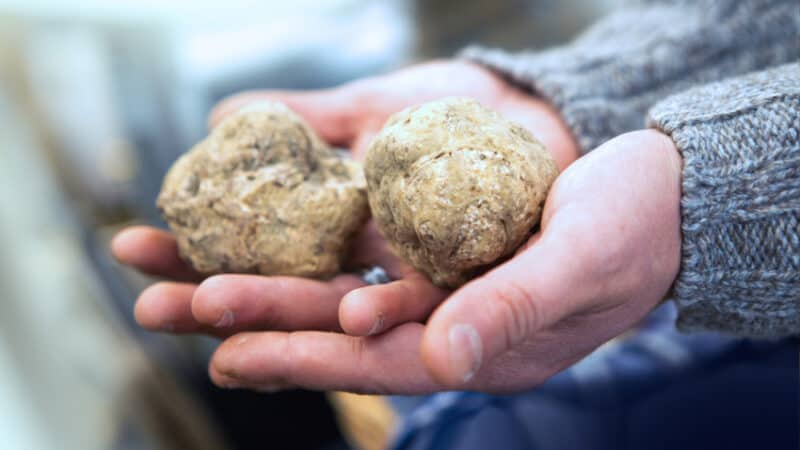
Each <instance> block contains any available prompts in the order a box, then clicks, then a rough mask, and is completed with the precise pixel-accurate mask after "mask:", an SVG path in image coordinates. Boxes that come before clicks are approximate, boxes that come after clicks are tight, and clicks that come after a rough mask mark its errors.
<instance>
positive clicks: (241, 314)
mask: <svg viewBox="0 0 800 450" xmlns="http://www.w3.org/2000/svg"><path fill="white" fill-rule="evenodd" d="M446 96H471V97H475V98H477V99H478V100H479V101H481V102H482V103H483V104H484V105H486V106H488V107H490V108H493V109H496V110H498V111H500V112H502V113H504V114H505V115H506V116H508V117H510V118H512V119H514V120H516V121H518V122H520V123H521V124H523V125H525V126H527V127H528V128H529V129H531V131H533V132H534V134H535V135H536V136H537V137H539V139H540V140H542V141H543V142H544V143H545V144H546V145H547V146H548V147H549V148H550V150H551V152H552V153H553V155H554V157H555V158H556V160H557V162H558V164H559V166H560V167H562V168H563V167H566V165H568V164H569V163H570V162H571V161H572V160H574V159H575V157H576V155H577V151H576V147H575V145H574V143H573V140H572V137H571V136H570V134H569V131H568V130H567V129H566V127H565V126H564V124H563V123H562V122H561V120H560V118H559V117H558V115H557V114H556V113H555V112H554V111H553V110H552V109H551V108H550V107H549V106H548V105H547V104H545V103H544V102H542V101H540V100H538V99H535V98H533V97H531V96H529V95H527V94H525V93H524V92H522V91H519V90H518V89H516V88H514V87H512V86H511V85H509V84H507V83H506V82H505V81H503V80H502V79H501V78H499V77H498V76H496V75H494V74H492V73H491V72H489V71H488V70H486V69H483V68H481V67H479V66H477V65H473V64H470V63H467V62H459V61H440V62H433V63H428V64H423V65H418V66H413V67H410V68H407V69H404V70H400V71H397V72H394V73H391V74H388V75H384V76H379V77H374V78H367V79H363V80H359V81H355V82H352V83H349V84H346V85H343V86H340V87H337V88H333V89H328V90H320V91H308V92H291V91H258V92H247V93H242V94H239V95H236V96H234V97H231V98H230V99H228V100H226V101H224V102H222V103H221V104H220V105H219V106H217V107H216V108H215V109H214V111H213V112H212V113H211V115H210V118H209V124H210V126H212V127H213V126H214V125H216V124H217V123H219V121H220V120H222V119H223V118H224V117H225V116H227V115H229V114H231V113H233V112H235V111H236V110H238V109H239V108H241V107H243V106H245V105H246V104H249V103H252V102H257V101H262V100H277V101H281V102H284V103H286V104H287V106H289V107H290V108H291V109H293V110H295V111H296V112H297V113H298V114H300V115H301V116H303V117H304V118H305V119H306V120H307V121H308V122H309V123H310V125H311V126H312V127H313V128H314V129H316V131H317V132H318V133H319V134H320V136H321V137H322V138H323V139H325V140H326V141H328V142H329V143H331V144H332V145H336V146H341V147H346V148H350V149H351V150H352V152H353V154H354V156H355V157H356V158H360V157H361V156H363V154H364V152H365V151H366V147H367V145H368V143H369V140H370V138H371V137H372V136H373V135H374V134H375V133H377V132H378V131H379V130H380V128H381V127H382V126H383V123H384V122H385V120H386V119H387V118H388V117H389V116H390V115H391V114H393V113H394V112H397V111H399V110H401V109H403V108H405V107H407V106H410V105H413V104H417V103H422V102H425V101H428V100H433V99H436V98H441V97H446ZM112 251H113V254H114V255H115V256H116V257H117V259H119V260H120V261H121V262H123V263H125V264H128V265H131V266H134V267H136V268H138V269H140V270H142V271H144V272H146V273H150V274H153V275H157V276H160V277H165V278H168V279H170V281H164V282H160V283H156V284H154V285H153V286H151V287H149V288H148V289H146V290H145V291H144V292H142V294H141V295H140V297H139V299H138V300H137V303H136V309H135V315H136V319H137V321H138V322H139V323H140V324H141V325H142V326H143V327H145V328H148V329H152V330H158V331H167V332H174V333H209V334H214V335H217V336H220V337H227V336H230V335H231V334H234V333H236V332H239V331H243V330H249V331H264V330H272V331H293V330H324V331H341V330H342V329H344V330H345V331H347V332H348V333H351V334H354V335H370V334H376V333H379V332H382V331H384V330H386V329H388V328H390V327H391V326H393V325H396V324H401V323H405V322H409V321H421V320H424V319H425V318H427V317H428V316H429V315H430V313H431V311H432V310H433V309H434V308H435V307H436V306H437V305H438V304H439V303H440V302H441V301H442V300H443V299H444V298H445V297H446V296H447V294H448V293H447V292H446V291H444V290H442V289H438V288H436V287H435V286H433V285H432V284H431V283H430V282H429V281H428V280H427V278H426V277H425V276H423V275H422V274H420V273H419V272H417V271H415V270H413V268H411V267H410V266H408V265H406V264H404V263H402V262H401V261H400V260H398V259H397V258H396V257H394V256H393V255H392V254H391V252H390V251H389V250H388V248H387V245H386V242H385V241H384V240H383V238H382V237H381V236H380V234H379V233H378V232H377V230H376V229H375V226H374V224H373V223H372V222H370V223H368V224H367V226H366V227H365V228H364V229H363V230H362V231H361V233H360V235H359V236H358V237H357V239H356V244H355V248H354V249H353V252H352V254H351V255H350V258H349V259H348V261H347V266H348V268H349V269H354V270H355V269H358V268H361V267H369V266H373V265H378V266H381V267H384V268H385V269H386V270H387V272H388V273H389V275H390V276H391V277H392V278H393V279H395V280H396V281H393V282H391V283H388V284H384V285H376V286H365V284H364V282H363V281H362V280H361V278H360V277H358V276H356V275H353V274H343V275H339V276H337V277H335V278H333V279H331V280H328V281H315V280H307V279H302V278H296V277H286V276H273V277H263V276H255V275H217V276H213V277H210V278H207V279H205V280H204V277H203V276H202V275H201V274H198V273H195V272H194V271H192V270H191V269H190V268H189V267H188V266H187V265H186V264H185V263H184V262H183V261H182V260H181V259H180V257H179V256H178V251H177V246H176V243H175V240H174V238H173V237H172V236H171V235H170V234H169V233H168V232H165V231H161V230H157V229H155V228H151V227H131V228H128V229H125V230H123V231H122V232H120V233H119V234H118V235H117V236H116V237H115V239H114V241H113V242H112ZM198 283H199V284H198Z"/></svg>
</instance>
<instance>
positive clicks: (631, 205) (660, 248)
mask: <svg viewBox="0 0 800 450" xmlns="http://www.w3.org/2000/svg"><path fill="white" fill-rule="evenodd" d="M680 177H681V159H680V156H679V154H678V152H677V150H676V148H675V146H674V144H673V143H672V141H671V140H670V139H669V138H668V137H666V136H664V135H662V134H661V133H659V132H657V131H653V130H647V131H639V132H634V133H629V134H626V135H623V136H620V137H618V138H616V139H614V140H612V141H610V142H608V143H606V144H604V145H603V146H601V147H600V148H598V149H596V150H595V151H594V152H592V153H591V154H589V155H587V156H585V157H584V158H581V159H580V160H578V161H577V162H576V163H575V164H573V165H572V166H570V167H569V168H568V169H567V170H566V171H565V172H563V173H562V174H561V176H560V177H559V178H558V179H557V181H556V183H555V184H554V186H553V188H552V190H551V192H550V195H549V197H548V201H547V203H546V205H545V210H544V212H543V218H542V224H541V231H540V232H539V233H537V234H536V235H535V236H533V237H532V239H531V240H530V241H529V242H528V244H527V245H526V246H525V247H524V248H523V249H521V250H520V251H519V252H518V253H517V255H516V256H515V257H514V258H512V259H511V260H509V261H508V262H506V263H504V264H502V265H500V266H498V267H497V268H495V269H494V270H492V271H490V272H489V273H487V274H485V275H484V276H482V277H480V278H477V279H475V280H473V281H471V282H470V283H468V284H466V285H465V286H463V287H462V288H461V289H459V290H457V291H456V292H455V293H453V294H452V295H451V296H450V297H449V298H448V299H447V300H445V301H444V302H443V303H442V304H441V305H440V306H439V307H438V308H437V309H436V311H435V312H434V313H433V315H432V316H431V317H430V319H429V320H428V322H427V324H426V325H422V324H419V323H403V324H401V325H399V326H396V327H395V328H392V329H390V330H388V331H386V332H385V333H383V334H380V335H377V336H353V335H346V334H341V333H325V332H313V331H296V332H292V333H285V332H275V331H272V332H260V333H259V332H255V333H252V332H251V333H241V334H239V335H237V336H235V337H232V338H230V339H228V340H227V341H226V342H224V343H223V344H222V345H221V346H220V347H219V348H218V349H217V351H216V353H215V355H214V357H213V359H212V361H211V364H210V374H211V377H212V378H213V380H214V381H215V382H216V383H217V384H219V385H220V386H228V387H248V388H253V389H262V390H275V389H283V388H287V387H294V386H300V387H305V388H312V389H336V390H348V391H356V392H369V393H406V394H419V393H426V392H433V391H438V390H445V389H469V390H480V391H489V392H510V391H515V390H521V389H526V388H530V387H533V386H535V385H537V384H540V383H541V382H543V381H544V380H546V379H547V378H548V377H550V376H551V375H553V374H555V373H556V372H558V371H560V370H562V369H564V368H565V367H568V366H569V365H571V364H573V363H574V362H576V361H578V360H579V359H581V358H583V357H584V356H586V355H587V354H588V353H590V352H591V351H592V350H594V349H595V348H596V347H598V346H599V345H601V344H603V343H604V342H606V341H608V340H609V339H611V338H613V337H614V336H617V335H618V334H620V333H621V332H623V331H625V330H627V329H629V328H631V327H632V326H634V325H635V324H636V323H637V322H638V321H639V320H641V319H642V318H643V317H644V316H645V315H646V314H647V313H648V312H649V311H651V310H652V309H653V308H654V307H655V306H656V305H657V304H658V303H659V302H660V301H661V300H662V299H663V298H664V297H665V295H666V294H667V291H668V290H669V288H670V286H671V284H672V282H673V280H674V279H675V277H676V276H677V272H678V268H679V261H680V227H679V225H680V216H679V202H680ZM355 292H362V295H360V301H361V302H362V304H363V305H372V306H375V305H381V304H382V302H381V298H380V296H378V295H374V296H373V295H371V293H368V292H365V289H359V290H357V291H355ZM396 300H397V302H403V303H413V302H415V301H417V298H416V297H414V296H413V295H407V296H405V297H402V298H401V297H398V298H397V299H396ZM343 306H344V305H343ZM386 306H388V305H386ZM393 307H394V308H401V307H402V306H398V305H394V306H393ZM378 309H380V308H378ZM387 311H391V310H387ZM345 328H347V327H345ZM348 331H350V330H348ZM353 334H361V333H353Z"/></svg>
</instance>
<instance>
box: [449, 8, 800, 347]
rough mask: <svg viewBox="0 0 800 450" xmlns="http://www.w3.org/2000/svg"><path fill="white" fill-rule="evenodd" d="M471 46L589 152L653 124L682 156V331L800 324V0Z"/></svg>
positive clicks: (780, 330) (781, 330)
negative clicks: (522, 44) (546, 106)
mask: <svg viewBox="0 0 800 450" xmlns="http://www.w3.org/2000/svg"><path fill="white" fill-rule="evenodd" d="M463 56H464V57H466V58H469V59H471V60H473V61H476V62H478V63H481V64H484V65H486V66H488V67H490V68H492V69H494V70H496V71H498V72H499V73H501V74H503V75H504V76H506V77H507V78H508V79H509V80H511V81H512V82H514V83H517V84H518V85H520V86H523V87H525V88H527V89H529V90H530V91H531V92H532V93H534V94H535V95H539V96H541V97H543V98H545V99H548V100H549V101H550V102H551V103H552V104H554V105H555V106H556V107H557V108H558V109H559V110H560V112H561V114H562V116H563V118H564V120H565V121H566V123H567V124H568V125H569V127H570V128H571V130H572V131H573V133H574V134H575V137H576V139H577V141H578V143H579V145H580V147H581V149H582V151H583V152H587V151H590V150H592V149H593V148H595V147H597V146H598V145H600V144H601V143H603V142H605V141H607V140H609V139H611V138H612V137H614V136H616V135H619V134H621V133H624V132H627V131H631V130H635V129H639V128H643V127H644V126H645V124H647V125H649V126H651V127H656V128H658V129H660V130H661V131H662V132H664V133H666V134H668V135H669V136H671V137H672V139H673V141H674V142H675V144H676V146H677V148H678V149H679V151H680V152H681V154H682V156H683V164H684V167H683V182H682V183H683V184H682V188H683V192H682V198H681V216H682V261H681V270H680V273H679V275H678V278H677V280H676V282H675V284H674V286H673V289H672V298H673V299H674V300H675V301H676V302H677V305H678V310H679V316H678V325H679V327H680V328H681V329H683V330H718V331H725V332H731V333H737V334H741V335H748V336H763V337H778V336H785V335H793V334H795V335H796V334H800V139H798V135H799V134H800V64H799V63H797V62H794V63H791V64H786V63H789V62H792V61H797V60H798V59H800V3H798V2H797V0H774V1H769V0H752V1H735V0H722V1H711V0H700V1H669V2H667V1H662V2H649V3H648V4H642V2H640V4H639V5H638V6H631V7H628V8H625V9H624V10H622V11H620V12H618V13H615V14H612V15H611V16H609V17H607V18H605V19H604V20H602V21H600V22H598V23H597V24H595V25H594V26H593V27H591V28H590V29H589V30H587V31H586V32H585V33H584V34H583V35H582V36H580V37H579V38H578V39H576V40H575V41H574V42H572V43H570V44H568V45H566V46H563V47H559V48H555V49H552V50H548V51H543V52H525V53H521V54H509V53H505V52H503V51H500V50H490V49H483V48H477V47H475V48H470V49H467V50H466V51H465V52H464V53H463Z"/></svg>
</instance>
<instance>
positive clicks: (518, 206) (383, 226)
mask: <svg viewBox="0 0 800 450" xmlns="http://www.w3.org/2000/svg"><path fill="white" fill-rule="evenodd" d="M364 170H365V174H366V178H367V187H368V193H369V204H370V207H371V209H372V215H373V217H374V219H375V222H376V224H377V225H378V228H379V230H380V231H381V233H382V234H383V235H384V236H385V237H386V238H387V240H388V241H389V242H390V243H391V246H392V248H393V249H394V251H395V253H397V254H399V255H400V256H401V257H402V258H403V259H405V260H407V261H408V262H409V263H410V264H411V265H413V266H414V267H416V268H417V269H419V270H421V271H422V272H424V273H426V274H427V275H428V276H429V277H430V278H431V280H432V281H433V282H434V283H435V284H437V285H439V286H443V287H450V288H454V287H458V286H460V285H461V284H463V283H465V282H466V281H467V280H469V279H470V278H472V277H474V276H475V275H476V274H478V273H480V272H481V271H483V270H485V269H487V268H488V267H490V266H491V265H492V264H496V263H497V262H499V261H501V260H502V259H503V258H504V257H506V256H508V255H510V254H511V253H512V252H514V250H516V249H517V248H518V247H519V246H520V245H521V244H522V243H523V242H524V241H525V240H526V239H527V238H528V237H529V236H530V233H531V231H532V229H533V228H534V227H535V225H536V224H537V223H538V221H539V219H540V217H541V213H542V207H543V204H544V201H545V198H546V196H547V192H548V190H549V188H550V185H551V184H552V183H553V181H554V180H555V178H556V176H557V175H558V169H557V167H556V164H555V161H554V160H553V158H552V157H551V156H550V154H549V153H548V152H547V150H546V149H545V148H544V146H542V144H540V143H539V142H538V141H537V140H536V139H535V138H534V137H533V136H532V135H531V134H530V133H529V132H528V131H527V130H526V129H524V128H523V127H521V126H520V125H517V124H515V123H513V122H511V121H509V120H507V119H505V118H504V117H502V116H501V115H500V114H498V113H496V112H494V111H491V110H489V109H486V108H484V107H483V106H481V105H480V104H479V103H478V102H477V101H475V100H472V99H468V98H446V99H442V100H438V101H434V102H430V103H426V104H423V105H420V106H416V107H412V108H408V109H406V110H403V111H401V112H399V113H397V114H395V115H394V116H392V117H391V118H390V119H389V121H388V122H387V123H386V125H385V127H384V128H383V130H381V132H380V133H379V134H378V135H377V136H376V137H375V139H374V140H373V141H372V143H371V145H370V148H369V150H368V152H367V157H366V163H365V167H364Z"/></svg>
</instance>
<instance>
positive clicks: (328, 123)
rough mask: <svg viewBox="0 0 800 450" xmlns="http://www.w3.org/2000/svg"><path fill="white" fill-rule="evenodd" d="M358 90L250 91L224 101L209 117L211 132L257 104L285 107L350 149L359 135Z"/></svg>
mask: <svg viewBox="0 0 800 450" xmlns="http://www.w3.org/2000/svg"><path fill="white" fill-rule="evenodd" d="M357 96H358V92H357V89H355V88H353V87H350V86H349V85H345V86H343V87H340V88H334V89H325V90H317V91H249V92H242V93H240V94H236V95H233V96H231V97H228V98H226V99H225V100H222V101H221V102H220V103H219V104H217V106H215V107H214V109H213V110H212V111H211V113H210V114H209V116H208V126H209V128H213V127H215V126H216V125H217V124H219V122H220V121H222V119H224V118H225V117H227V116H229V115H230V114H232V113H235V112H236V111H238V110H240V109H241V108H242V107H244V106H246V105H248V104H250V103H255V102H263V101H274V102H281V103H283V104H285V105H286V106H287V107H289V109H291V110H292V111H294V112H296V113H297V114H299V115H300V116H301V117H303V119H305V120H306V121H307V122H308V124H309V125H310V126H311V128H313V129H314V130H315V131H316V132H317V133H318V134H319V136H320V137H321V138H322V139H323V140H324V141H326V142H328V143H329V144H331V145H335V146H342V147H349V146H350V145H351V144H352V142H353V140H354V139H355V137H356V133H357V132H358V128H357V126H356V125H357V124H356V118H357V117H358V116H357V113H358V111H357V110H356V105H357V104H359V102H358V101H357V98H356V97H357Z"/></svg>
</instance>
